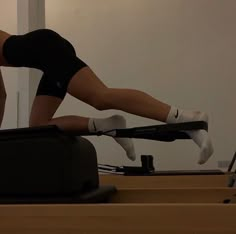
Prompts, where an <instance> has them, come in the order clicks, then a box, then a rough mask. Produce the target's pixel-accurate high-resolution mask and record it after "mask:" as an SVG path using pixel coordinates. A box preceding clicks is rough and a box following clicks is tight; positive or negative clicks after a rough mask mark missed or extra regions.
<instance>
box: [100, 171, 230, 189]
mask: <svg viewBox="0 0 236 234" xmlns="http://www.w3.org/2000/svg"><path fill="white" fill-rule="evenodd" d="M229 176H230V174H224V175H193V176H188V175H184V176H121V175H99V179H100V183H101V184H102V185H114V186H116V187H117V188H178V187H191V188H192V187H207V188H210V187H227V185H228V180H229Z"/></svg>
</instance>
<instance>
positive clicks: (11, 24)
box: [0, 0, 17, 129]
mask: <svg viewBox="0 0 236 234" xmlns="http://www.w3.org/2000/svg"><path fill="white" fill-rule="evenodd" d="M0 6H1V7H0V29H1V30H5V31H7V32H9V33H11V34H16V33H17V0H7V1H6V0H0ZM1 70H2V74H3V79H4V83H5V86H6V90H7V95H8V96H7V102H6V110H5V114H4V119H3V123H2V127H1V128H2V129H4V128H15V127H17V108H16V107H17V69H16V68H5V67H2V68H1Z"/></svg>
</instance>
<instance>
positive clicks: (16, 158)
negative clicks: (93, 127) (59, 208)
mask: <svg viewBox="0 0 236 234" xmlns="http://www.w3.org/2000/svg"><path fill="white" fill-rule="evenodd" d="M0 149H1V158H0V188H1V189H0V203H53V202H56V203H61V202H69V203H71V202H83V203H84V202H89V203H91V202H101V201H104V200H106V199H107V198H108V197H109V196H110V195H111V193H113V192H115V191H116V189H115V187H112V186H111V187H105V188H101V187H100V186H99V179H98V178H99V177H98V167H97V155H96V150H95V148H94V146H93V145H92V144H91V143H90V142H89V141H88V140H87V139H85V138H83V137H76V136H68V135H67V134H66V133H64V132H62V131H60V130H59V129H58V128H57V127H55V126H47V127H39V128H21V129H12V130H1V131H0Z"/></svg>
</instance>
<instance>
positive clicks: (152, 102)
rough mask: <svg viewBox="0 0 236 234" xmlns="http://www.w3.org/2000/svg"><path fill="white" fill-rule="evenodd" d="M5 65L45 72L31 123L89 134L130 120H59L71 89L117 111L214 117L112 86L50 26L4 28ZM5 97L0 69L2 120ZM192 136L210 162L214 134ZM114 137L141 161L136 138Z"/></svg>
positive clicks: (179, 118) (182, 118)
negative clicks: (29, 29) (25, 29)
mask: <svg viewBox="0 0 236 234" xmlns="http://www.w3.org/2000/svg"><path fill="white" fill-rule="evenodd" d="M0 66H7V67H29V68H36V69H40V70H42V71H43V76H42V78H41V80H40V83H39V86H38V90H37V93H36V97H35V100H34V102H33V105H32V110H31V114H30V122H29V126H31V127H32V126H39V125H57V126H58V127H59V128H61V129H65V130H71V129H73V130H78V131H88V132H96V131H107V130H110V129H115V128H125V127H126V121H125V119H124V117H122V116H120V115H114V116H111V117H109V118H104V119H97V118H88V117H81V116H63V117H58V118H53V116H54V114H55V112H56V110H57V108H58V107H59V106H60V104H61V103H62V101H63V99H64V97H65V95H66V93H69V94H70V95H72V96H73V97H75V98H77V99H79V100H81V101H83V102H85V103H87V104H89V105H91V106H93V107H94V108H96V109H97V110H108V109H116V110H121V111H125V112H128V113H131V114H134V115H138V116H142V117H146V118H150V119H154V120H158V121H162V122H165V123H180V122H189V121H206V122H207V121H208V117H207V115H206V114H205V113H203V112H199V111H188V110H181V109H177V108H176V107H174V106H170V105H168V104H165V103H163V102H160V101H159V100H157V99H155V98H153V97H151V96H150V95H148V94H146V93H144V92H141V91H139V90H133V89H115V88H109V87H107V86H106V85H105V84H104V83H103V82H102V81H101V80H100V79H99V78H98V77H97V76H96V74H95V73H94V72H93V71H92V70H91V68H90V67H89V66H88V65H87V64H86V63H85V62H83V61H82V60H81V59H80V58H79V57H78V56H77V55H76V52H75V50H74V48H73V46H72V45H71V44H70V43H69V42H68V41H67V40H66V39H65V38H63V37H61V36H60V35H59V34H58V33H56V32H54V31H52V30H49V29H39V30H35V31H32V32H29V33H26V34H24V35H10V34H8V33H7V32H4V31H0ZM5 100H6V90H5V87H4V83H3V79H2V75H1V73H0V124H1V122H2V119H3V114H4V108H5ZM187 134H189V136H190V137H191V138H192V139H193V140H194V142H195V143H196V144H197V145H198V146H199V147H200V158H199V161H198V163H199V164H203V163H205V162H206V161H207V160H208V158H209V157H210V156H211V155H212V154H213V147H212V143H211V139H210V137H209V136H208V133H207V132H206V131H205V130H198V131H188V132H187ZM114 139H115V140H116V141H117V142H118V143H119V144H120V145H121V146H122V147H123V148H124V150H125V151H126V154H127V156H128V157H129V158H130V159H131V160H135V150H134V147H133V143H132V140H131V139H121V138H114Z"/></svg>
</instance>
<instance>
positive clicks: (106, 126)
mask: <svg viewBox="0 0 236 234" xmlns="http://www.w3.org/2000/svg"><path fill="white" fill-rule="evenodd" d="M124 128H126V120H125V118H124V117H123V116H121V115H113V116H111V117H109V118H104V119H96V118H91V119H89V124H88V129H89V132H99V131H102V132H106V131H109V130H112V129H124ZM114 134H115V132H111V133H110V136H111V137H113V138H114V140H115V141H116V142H117V143H118V144H120V145H121V147H122V148H123V149H124V150H125V152H126V155H127V156H128V158H129V159H130V160H132V161H134V160H135V159H136V154H135V149H134V144H133V141H132V139H130V138H117V137H114Z"/></svg>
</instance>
